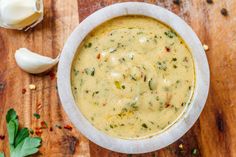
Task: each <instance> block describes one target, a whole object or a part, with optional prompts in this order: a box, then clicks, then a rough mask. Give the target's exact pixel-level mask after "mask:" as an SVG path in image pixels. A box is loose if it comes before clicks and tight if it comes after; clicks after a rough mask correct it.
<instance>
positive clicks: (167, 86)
mask: <svg viewBox="0 0 236 157" xmlns="http://www.w3.org/2000/svg"><path fill="white" fill-rule="evenodd" d="M71 81H72V91H73V95H74V99H75V102H76V103H77V105H78V107H79V109H80V111H81V112H82V113H83V115H84V116H85V117H86V118H87V119H88V120H89V121H90V123H91V124H92V125H94V127H96V128H97V129H99V130H100V131H102V132H105V133H106V134H108V135H111V136H114V137H118V138H124V139H137V138H146V137H150V136H153V135H155V134H158V133H160V132H162V131H163V130H165V129H166V128H168V127H169V126H171V125H172V124H173V123H174V122H176V120H177V119H178V118H179V117H180V116H181V115H182V114H183V112H184V111H185V109H186V107H187V106H188V105H189V104H190V101H191V97H192V95H193V91H194V84H195V73H194V63H193V59H192V56H191V52H190V51H189V49H188V47H187V46H186V44H185V43H184V41H183V40H182V39H181V38H180V37H179V36H178V34H177V33H176V32H175V31H174V30H172V29H171V28H170V27H168V26H166V25H164V24H162V23H160V22H159V21H157V20H155V19H152V18H148V17H143V16H123V17H118V18H114V19H112V20H110V21H108V22H106V23H104V24H102V25H101V26H99V27H97V28H96V29H94V30H93V31H92V32H91V33H90V34H89V35H88V36H87V37H86V38H85V39H84V41H83V42H82V43H81V45H80V47H79V49H78V52H77V54H76V56H75V59H74V62H73V64H72V71H71Z"/></svg>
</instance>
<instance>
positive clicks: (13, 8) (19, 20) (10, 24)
mask: <svg viewBox="0 0 236 157" xmlns="http://www.w3.org/2000/svg"><path fill="white" fill-rule="evenodd" d="M42 20H43V0H0V26H1V27H4V28H9V29H17V30H22V29H25V30H27V29H29V28H32V27H34V26H36V25H37V24H38V23H39V22H41V21H42Z"/></svg>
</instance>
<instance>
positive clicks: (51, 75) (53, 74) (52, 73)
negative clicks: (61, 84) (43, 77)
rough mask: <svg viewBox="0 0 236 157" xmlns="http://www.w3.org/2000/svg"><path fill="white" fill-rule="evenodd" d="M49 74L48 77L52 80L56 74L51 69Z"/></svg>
mask: <svg viewBox="0 0 236 157" xmlns="http://www.w3.org/2000/svg"><path fill="white" fill-rule="evenodd" d="M49 76H50V79H51V80H54V79H55V76H56V74H55V73H54V72H53V71H50V73H49Z"/></svg>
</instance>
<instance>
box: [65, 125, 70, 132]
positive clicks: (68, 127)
mask: <svg viewBox="0 0 236 157" xmlns="http://www.w3.org/2000/svg"><path fill="white" fill-rule="evenodd" d="M64 129H67V130H70V131H71V130H72V127H71V126H70V125H65V126H64Z"/></svg>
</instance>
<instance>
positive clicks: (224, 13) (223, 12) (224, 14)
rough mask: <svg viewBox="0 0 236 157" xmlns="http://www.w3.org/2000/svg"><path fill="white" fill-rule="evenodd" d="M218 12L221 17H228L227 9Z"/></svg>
mask: <svg viewBox="0 0 236 157" xmlns="http://www.w3.org/2000/svg"><path fill="white" fill-rule="evenodd" d="M220 12H221V14H222V15H223V16H228V10H227V9H225V8H222V9H221V11H220Z"/></svg>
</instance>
